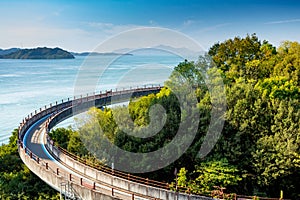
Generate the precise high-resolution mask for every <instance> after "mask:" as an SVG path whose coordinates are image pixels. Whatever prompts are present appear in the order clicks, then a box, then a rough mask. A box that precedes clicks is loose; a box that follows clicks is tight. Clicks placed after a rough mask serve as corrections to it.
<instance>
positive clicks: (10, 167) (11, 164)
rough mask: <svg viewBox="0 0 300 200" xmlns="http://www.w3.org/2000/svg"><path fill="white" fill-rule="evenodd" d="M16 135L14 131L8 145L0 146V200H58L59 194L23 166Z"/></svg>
mask: <svg viewBox="0 0 300 200" xmlns="http://www.w3.org/2000/svg"><path fill="white" fill-rule="evenodd" d="M17 135H18V130H17V129H16V130H14V131H13V134H12V136H11V137H10V139H9V144H4V145H2V146H0V163H1V165H0V199H7V200H17V199H18V200H19V199H22V200H23V199H24V200H27V199H36V200H41V199H51V200H54V199H59V193H57V192H56V191H55V190H53V189H52V188H51V187H49V186H48V185H47V184H46V183H45V182H43V181H42V180H41V179H40V178H39V177H37V176H36V175H35V174H33V173H32V172H31V171H30V170H29V169H28V168H27V167H26V165H25V164H23V162H22V160H21V158H20V157H19V154H18V147H17Z"/></svg>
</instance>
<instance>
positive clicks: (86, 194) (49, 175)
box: [19, 146, 120, 200]
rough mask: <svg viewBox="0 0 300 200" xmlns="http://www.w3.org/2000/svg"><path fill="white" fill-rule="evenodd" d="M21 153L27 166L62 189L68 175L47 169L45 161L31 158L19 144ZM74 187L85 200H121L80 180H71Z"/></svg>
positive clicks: (44, 179)
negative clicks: (85, 185) (84, 184)
mask: <svg viewBox="0 0 300 200" xmlns="http://www.w3.org/2000/svg"><path fill="white" fill-rule="evenodd" d="M19 154H20V157H21V159H22V161H23V162H24V163H25V164H26V166H27V167H28V168H29V169H30V171H32V172H33V173H35V174H36V175H38V176H39V177H40V178H41V179H42V180H43V181H44V182H46V183H47V184H48V185H50V186H51V187H53V188H54V189H55V190H57V191H60V187H61V183H63V182H66V177H65V176H62V175H57V174H55V171H54V169H49V168H48V169H46V167H45V163H43V162H41V160H40V162H39V163H38V162H37V161H36V160H35V159H32V158H30V156H29V155H28V154H27V153H25V151H24V149H23V148H22V147H21V146H19ZM71 186H72V189H73V190H74V191H76V193H78V194H80V196H79V197H80V198H81V199H84V200H93V199H105V200H120V198H117V197H115V196H111V195H107V194H103V193H102V192H100V190H98V191H97V190H93V189H90V188H87V187H84V186H82V185H80V184H79V182H77V183H76V182H75V181H73V182H71Z"/></svg>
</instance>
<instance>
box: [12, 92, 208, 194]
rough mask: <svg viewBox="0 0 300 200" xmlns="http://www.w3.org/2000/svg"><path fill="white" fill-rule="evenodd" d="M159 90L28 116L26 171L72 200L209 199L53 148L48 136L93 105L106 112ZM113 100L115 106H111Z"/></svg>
mask: <svg viewBox="0 0 300 200" xmlns="http://www.w3.org/2000/svg"><path fill="white" fill-rule="evenodd" d="M160 89H161V87H143V88H136V89H129V90H122V91H107V92H106V93H103V94H101V93H100V94H92V95H87V96H86V97H82V96H81V97H80V98H75V97H74V99H73V100H70V99H68V100H67V101H65V102H64V101H62V102H61V103H58V102H56V103H55V105H52V104H50V106H48V107H47V106H45V107H44V108H40V110H39V111H35V112H34V113H31V114H30V115H28V116H27V117H26V118H25V119H24V120H23V121H22V123H20V127H19V135H18V137H19V140H18V146H19V154H20V157H21V159H22V160H23V162H24V163H25V164H26V165H27V166H28V168H29V169H30V170H31V171H32V172H34V173H35V174H36V175H37V176H39V177H40V178H41V179H42V180H43V181H45V182H46V183H47V184H48V185H50V186H51V187H53V188H54V189H56V190H57V191H59V192H61V194H64V196H65V198H67V197H68V198H69V199H87V200H89V199H172V200H173V199H174V200H175V199H182V200H185V199H187V200H188V199H190V200H192V199H210V198H207V197H200V196H195V195H191V194H185V193H177V192H174V191H170V190H169V187H168V185H167V184H166V183H160V182H157V181H151V180H148V179H143V178H140V177H135V176H132V175H130V174H125V173H122V172H118V171H114V170H112V169H109V168H105V167H99V166H98V167H97V166H93V164H92V163H89V164H88V163H85V162H84V161H82V160H81V159H80V158H78V157H76V156H74V155H72V154H70V153H69V152H67V151H66V150H64V149H61V148H60V147H57V146H55V145H54V142H53V141H52V140H51V138H50V137H49V136H48V131H49V130H50V129H51V128H53V127H54V126H55V125H56V124H58V123H59V122H61V121H63V120H65V119H67V118H69V117H71V116H73V115H75V114H78V113H81V112H84V111H86V110H88V109H89V108H90V107H92V106H96V107H102V106H106V105H109V104H111V103H114V102H122V101H128V99H129V98H130V97H140V96H144V95H148V94H150V93H157V92H159V91H160ZM112 99H113V101H112Z"/></svg>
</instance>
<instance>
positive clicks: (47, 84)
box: [0, 54, 183, 144]
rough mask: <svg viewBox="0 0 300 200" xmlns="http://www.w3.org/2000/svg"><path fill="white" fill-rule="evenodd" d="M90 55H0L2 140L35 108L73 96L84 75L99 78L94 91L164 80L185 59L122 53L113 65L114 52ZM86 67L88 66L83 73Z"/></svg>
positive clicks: (163, 55)
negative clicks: (5, 57) (60, 57)
mask: <svg viewBox="0 0 300 200" xmlns="http://www.w3.org/2000/svg"><path fill="white" fill-rule="evenodd" d="M86 58H88V57H83V56H78V57H76V58H75V59H71V60H10V59H8V60H1V59H0V88H1V90H0V113H1V115H0V144H3V143H7V142H8V139H9V137H10V135H11V132H12V131H13V129H15V128H17V127H18V125H19V123H20V122H21V121H22V119H23V118H24V117H25V116H27V115H28V114H30V113H31V112H33V111H34V110H37V109H39V108H40V107H43V106H45V105H49V104H50V103H54V102H55V101H61V99H67V98H68V97H72V96H73V95H74V87H75V85H76V84H75V83H76V81H77V80H78V79H82V77H83V76H85V77H84V78H85V79H86V80H89V79H90V78H92V77H94V78H98V79H99V80H98V81H97V85H96V89H95V90H94V92H98V91H100V90H101V91H105V90H107V89H112V88H116V87H117V88H122V87H128V86H133V87H135V86H138V85H144V84H163V82H164V81H165V80H166V79H167V78H168V77H169V75H170V73H171V71H172V69H173V68H174V66H176V65H177V64H178V63H179V62H181V61H183V59H182V58H180V57H178V56H175V55H171V54H159V55H144V54H140V55H138V54H137V55H133V56H121V57H119V58H118V59H116V60H114V61H113V62H111V63H110V64H109V65H107V61H111V60H112V58H111V57H110V56H93V57H89V60H88V62H85V60H86ZM84 63H86V64H84ZM83 64H84V65H83ZM83 66H84V67H83ZM83 68H84V69H88V70H85V71H86V72H85V73H79V72H80V70H81V71H82V69H83ZM89 70H90V71H89ZM78 74H80V76H79V77H78ZM82 74H83V75H82ZM76 87H77V88H78V85H77V86H76ZM82 91H83V93H85V94H86V93H87V92H91V91H84V87H83V89H82Z"/></svg>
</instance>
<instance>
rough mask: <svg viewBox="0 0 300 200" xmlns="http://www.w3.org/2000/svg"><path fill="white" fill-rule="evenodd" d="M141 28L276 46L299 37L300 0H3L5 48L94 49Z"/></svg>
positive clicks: (0, 40) (205, 41) (207, 40)
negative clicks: (253, 40)
mask: <svg viewBox="0 0 300 200" xmlns="http://www.w3.org/2000/svg"><path fill="white" fill-rule="evenodd" d="M141 27H159V28H166V29H171V30H174V31H177V32H179V33H182V34H185V35H186V36H188V37H190V38H192V39H193V40H195V41H196V42H197V43H199V44H200V45H201V46H202V47H203V49H204V50H208V49H209V47H210V46H212V45H213V44H214V43H216V42H222V41H224V40H226V39H229V38H233V37H235V36H240V37H245V36H246V35H247V34H253V33H256V34H257V36H258V38H259V39H260V40H268V41H269V42H270V43H272V44H274V45H275V46H278V45H280V43H281V42H282V41H284V40H291V41H298V42H300V1H298V0H282V1H277V0H272V1H270V0H252V1H248V0H205V1H201V0H151V1H150V0H110V1H109V0H94V1H93V0H90V1H88V0H86V1H76V0H49V1H45V0H44V1H43V0H39V1H38V0H1V1H0V48H2V49H6V48H11V47H21V48H34V47H38V46H47V47H61V48H63V49H66V50H69V51H73V52H84V51H93V50H94V49H95V48H96V47H97V45H99V44H101V43H102V42H104V41H106V40H107V39H109V38H113V37H114V36H115V35H117V34H120V33H122V32H124V31H128V30H131V29H135V28H141Z"/></svg>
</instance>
